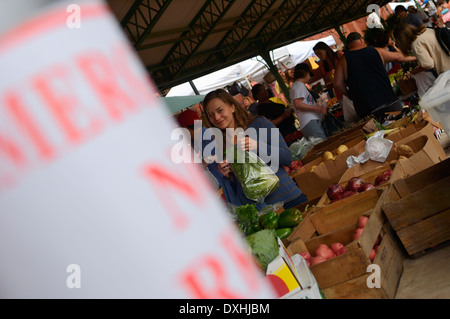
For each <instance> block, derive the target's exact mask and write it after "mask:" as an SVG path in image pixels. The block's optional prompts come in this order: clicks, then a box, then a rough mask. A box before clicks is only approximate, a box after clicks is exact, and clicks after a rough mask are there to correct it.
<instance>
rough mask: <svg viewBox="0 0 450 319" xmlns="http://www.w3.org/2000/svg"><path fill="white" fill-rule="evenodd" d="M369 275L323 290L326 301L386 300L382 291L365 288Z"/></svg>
mask: <svg viewBox="0 0 450 319" xmlns="http://www.w3.org/2000/svg"><path fill="white" fill-rule="evenodd" d="M368 277H369V274H366V275H362V276H360V277H357V278H353V279H351V280H348V281H346V282H343V283H340V284H338V285H335V286H332V287H329V288H326V289H323V290H322V292H323V294H324V295H325V298H327V299H386V298H387V296H386V295H385V294H384V292H383V289H377V288H369V287H367V278H368Z"/></svg>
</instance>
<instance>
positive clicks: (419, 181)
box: [382, 159, 450, 257]
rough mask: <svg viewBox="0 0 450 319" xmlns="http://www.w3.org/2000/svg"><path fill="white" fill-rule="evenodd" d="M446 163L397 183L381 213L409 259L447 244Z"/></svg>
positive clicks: (449, 173) (449, 164) (449, 166)
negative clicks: (394, 232)
mask: <svg viewBox="0 0 450 319" xmlns="http://www.w3.org/2000/svg"><path fill="white" fill-rule="evenodd" d="M449 192H450V159H447V160H445V161H443V162H440V163H438V164H435V165H433V166H431V167H429V168H427V169H425V170H423V171H421V172H419V173H417V174H414V175H412V176H409V177H407V178H404V179H400V180H397V181H396V182H394V184H393V189H392V190H391V193H390V194H389V196H388V197H387V199H388V202H386V203H385V204H384V205H383V207H382V210H383V212H384V214H385V215H386V217H387V219H388V221H389V223H390V224H391V225H392V228H393V229H394V230H395V231H396V233H397V235H398V237H399V239H400V240H401V242H402V244H403V246H404V248H405V250H406V251H407V253H408V254H409V255H410V256H411V257H419V256H421V255H423V254H424V253H426V252H427V250H429V249H430V248H432V247H435V246H437V245H440V244H443V243H446V242H448V241H449V240H450V196H449Z"/></svg>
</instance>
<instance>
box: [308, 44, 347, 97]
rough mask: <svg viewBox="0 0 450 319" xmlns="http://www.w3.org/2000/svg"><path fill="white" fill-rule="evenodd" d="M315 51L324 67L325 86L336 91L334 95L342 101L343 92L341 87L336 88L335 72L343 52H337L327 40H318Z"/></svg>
mask: <svg viewBox="0 0 450 319" xmlns="http://www.w3.org/2000/svg"><path fill="white" fill-rule="evenodd" d="M313 50H314V53H315V54H316V55H317V57H318V58H319V59H320V61H319V64H320V65H321V66H322V67H323V70H324V72H325V73H324V76H323V80H324V82H325V86H326V87H327V88H328V91H334V96H335V97H336V98H337V99H338V101H340V102H342V92H341V91H339V89H337V88H335V87H334V85H333V83H334V72H335V69H336V66H337V64H338V63H339V59H340V55H341V56H342V54H343V53H342V52H341V51H338V52H341V53H337V52H335V51H334V50H333V49H332V48H330V47H329V46H328V44H326V43H325V42H322V41H321V42H317V44H316V45H315V46H314V47H313Z"/></svg>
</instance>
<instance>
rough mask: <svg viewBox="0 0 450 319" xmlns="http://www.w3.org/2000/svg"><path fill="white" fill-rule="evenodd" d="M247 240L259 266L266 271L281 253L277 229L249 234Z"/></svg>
mask: <svg viewBox="0 0 450 319" xmlns="http://www.w3.org/2000/svg"><path fill="white" fill-rule="evenodd" d="M246 240H247V243H248V244H249V246H250V248H251V251H252V254H253V255H254V256H255V258H256V261H257V262H258V264H259V266H260V267H261V269H263V270H264V272H266V270H267V266H268V265H269V264H270V262H272V260H274V259H275V258H276V257H277V256H278V254H279V251H278V243H277V238H276V235H275V230H273V229H263V230H260V231H258V232H256V233H253V234H251V235H249V236H247V237H246Z"/></svg>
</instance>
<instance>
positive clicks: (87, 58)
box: [77, 52, 137, 120]
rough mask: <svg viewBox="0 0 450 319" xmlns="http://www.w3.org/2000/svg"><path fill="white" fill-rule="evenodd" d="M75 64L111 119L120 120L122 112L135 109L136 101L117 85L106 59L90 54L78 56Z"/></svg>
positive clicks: (111, 68)
mask: <svg viewBox="0 0 450 319" xmlns="http://www.w3.org/2000/svg"><path fill="white" fill-rule="evenodd" d="M77 63H78V66H79V67H80V70H81V71H82V72H83V74H84V76H85V77H86V79H87V80H88V82H89V83H90V84H91V86H92V89H93V90H94V91H95V94H96V95H97V96H98V98H99V99H100V101H101V102H102V103H103V106H104V107H105V108H106V109H107V111H108V113H109V116H110V117H111V118H113V119H115V120H120V119H121V118H122V112H123V111H125V110H128V111H132V110H135V109H136V106H137V105H136V101H134V100H133V99H132V98H131V97H130V96H129V95H127V93H126V92H125V91H124V90H123V88H121V87H120V85H119V84H118V83H117V81H118V79H117V78H116V76H115V74H114V72H115V66H114V65H111V63H110V61H108V58H107V57H105V56H104V55H102V54H101V53H97V52H95V53H94V52H91V53H89V54H85V55H83V56H79V57H78V58H77Z"/></svg>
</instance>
